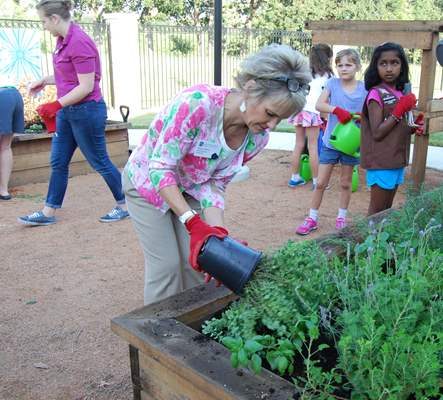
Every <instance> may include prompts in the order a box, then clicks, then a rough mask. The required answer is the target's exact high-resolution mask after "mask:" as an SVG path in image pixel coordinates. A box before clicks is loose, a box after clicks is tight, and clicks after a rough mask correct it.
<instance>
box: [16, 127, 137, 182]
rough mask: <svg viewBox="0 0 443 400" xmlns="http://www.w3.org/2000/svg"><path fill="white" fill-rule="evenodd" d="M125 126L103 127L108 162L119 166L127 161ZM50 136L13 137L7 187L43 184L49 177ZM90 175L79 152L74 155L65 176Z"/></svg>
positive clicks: (89, 169)
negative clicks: (11, 166) (110, 161)
mask: <svg viewBox="0 0 443 400" xmlns="http://www.w3.org/2000/svg"><path fill="white" fill-rule="evenodd" d="M127 126H128V124H123V123H116V124H113V125H107V127H106V146H107V150H108V154H109V156H110V158H111V160H112V162H113V163H114V164H115V165H116V166H117V167H119V168H120V167H123V166H124V165H125V164H126V161H127V159H128V147H129V145H128V132H127ZM52 137H53V136H52V135H50V134H47V133H42V134H16V135H14V141H13V143H12V152H13V170H12V173H11V179H10V186H11V187H13V186H19V185H24V184H27V183H37V182H45V181H47V180H48V179H49V175H50V169H51V168H50V152H51V141H52ZM90 172H93V169H92V168H91V167H90V166H89V164H88V162H87V161H86V160H85V158H84V157H83V155H82V154H81V152H80V151H79V150H78V149H77V150H76V151H75V152H74V155H73V158H72V161H71V163H70V166H69V176H70V177H72V176H77V175H82V174H87V173H90Z"/></svg>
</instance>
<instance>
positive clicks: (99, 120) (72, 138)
mask: <svg viewBox="0 0 443 400" xmlns="http://www.w3.org/2000/svg"><path fill="white" fill-rule="evenodd" d="M36 8H37V12H38V15H39V17H40V20H41V21H42V23H43V27H44V28H45V29H46V30H48V31H49V32H50V33H51V34H52V35H53V36H55V37H56V38H57V44H56V47H55V50H54V53H53V66H54V75H51V76H46V77H44V78H42V79H40V80H38V81H35V82H33V83H31V85H30V88H29V90H30V93H31V94H32V95H35V94H37V93H38V92H39V91H41V90H42V89H43V88H44V87H45V86H46V85H55V86H56V88H57V100H56V101H54V102H51V103H46V104H43V105H41V106H39V107H38V108H37V111H38V113H39V114H40V115H41V116H42V118H43V120H44V121H45V124H46V127H47V129H48V132H56V133H55V135H54V137H53V138H52V146H51V178H50V180H49V188H48V194H47V197H46V202H45V206H44V208H43V209H42V210H41V211H36V212H34V213H32V214H30V215H26V216H24V217H19V219H18V220H19V222H20V223H22V224H25V225H51V224H54V223H55V222H56V218H55V212H56V210H57V209H58V208H60V207H61V206H62V203H63V198H64V196H65V193H66V188H67V185H68V175H69V164H70V162H71V158H72V155H73V153H74V151H75V149H76V148H77V147H79V148H80V150H81V152H82V153H83V155H84V156H85V158H86V159H87V160H88V162H89V164H90V165H91V167H93V168H94V169H95V170H96V171H97V172H98V173H100V175H101V176H102V177H103V179H104V180H105V182H106V184H107V185H108V187H109V189H110V190H111V192H112V195H113V196H114V199H115V201H116V206H115V207H114V208H113V209H112V210H111V211H110V212H109V213H108V214H106V215H104V216H102V217H101V218H100V221H101V222H112V221H119V220H121V219H124V218H126V217H128V216H129V214H128V212H127V211H126V210H125V209H124V208H125V196H124V193H123V190H122V185H121V175H120V172H119V171H118V169H117V168H116V167H115V165H114V164H113V163H112V162H111V160H110V159H109V156H108V153H107V150H106V139H105V124H106V118H107V114H106V104H105V102H104V101H103V97H102V93H101V90H100V78H101V67H100V58H99V54H98V51H97V47H96V45H95V43H94V41H93V40H92V39H91V38H90V37H89V36H88V35H87V34H86V33H85V32H83V31H82V30H81V28H80V27H79V26H78V25H76V24H74V23H73V22H72V21H71V14H70V9H71V2H70V1H69V0H42V1H40V3H38V4H37V7H36Z"/></svg>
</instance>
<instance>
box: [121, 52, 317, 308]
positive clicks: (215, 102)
mask: <svg viewBox="0 0 443 400" xmlns="http://www.w3.org/2000/svg"><path fill="white" fill-rule="evenodd" d="M310 79H311V74H310V72H309V68H308V64H307V60H306V59H305V57H303V56H302V55H301V54H300V53H299V52H297V51H295V50H293V49H291V48H290V47H289V46H285V45H270V46H267V47H265V48H263V49H261V50H260V51H259V52H258V53H257V54H253V55H251V56H250V57H249V58H248V59H246V60H245V62H244V63H243V64H242V67H241V71H240V72H239V74H238V75H237V77H236V81H237V85H238V88H235V89H234V88H229V87H222V86H213V85H207V84H202V85H196V86H192V87H190V88H187V89H185V90H183V91H182V92H181V93H178V94H177V95H176V96H175V98H173V99H172V100H171V101H170V102H169V104H167V105H166V106H165V107H164V108H163V109H162V110H161V111H160V112H159V113H158V114H157V116H156V117H155V119H154V121H153V122H152V123H151V125H150V127H149V128H148V130H147V132H146V134H145V136H144V137H143V139H142V141H141V143H140V145H139V146H138V147H137V149H135V150H134V151H133V153H132V155H131V157H130V159H129V161H128V163H127V164H126V167H125V170H124V171H123V174H122V176H123V178H122V180H123V188H124V190H125V194H126V200H127V203H128V211H129V213H130V215H131V220H132V222H133V224H134V227H135V230H136V232H137V234H138V237H139V240H140V242H141V244H142V248H143V253H144V256H145V285H144V302H145V304H149V303H152V302H155V301H159V300H161V299H163V298H165V297H168V296H171V295H173V294H176V293H179V292H181V291H182V290H185V289H189V288H191V287H193V286H195V285H198V284H199V283H201V282H203V277H202V274H200V273H199V272H201V270H200V267H199V265H198V263H197V255H198V253H199V251H200V249H201V247H202V245H203V244H204V242H205V240H206V239H207V238H208V237H210V236H217V237H224V236H226V235H227V234H228V231H227V230H226V229H225V228H224V206H225V202H224V192H225V188H226V186H227V185H228V184H229V182H230V181H231V180H232V178H233V177H234V175H235V174H236V172H237V171H238V170H239V169H240V168H241V166H242V165H243V164H244V163H246V162H248V161H249V160H250V159H251V158H253V157H255V156H256V155H257V154H258V153H259V152H260V151H262V150H263V149H264V147H265V146H266V143H267V142H268V139H269V133H268V131H270V130H272V129H274V128H275V126H276V125H277V124H278V123H279V122H280V120H281V119H282V118H287V117H288V116H290V115H292V114H293V113H295V112H299V111H301V109H302V108H303V106H304V104H305V101H306V100H305V96H306V89H307V83H308V82H309V81H310ZM257 201H259V200H258V199H257ZM246 207H247V205H246ZM188 260H189V261H188ZM191 267H192V268H191ZM194 269H195V270H194ZM196 271H197V272H196Z"/></svg>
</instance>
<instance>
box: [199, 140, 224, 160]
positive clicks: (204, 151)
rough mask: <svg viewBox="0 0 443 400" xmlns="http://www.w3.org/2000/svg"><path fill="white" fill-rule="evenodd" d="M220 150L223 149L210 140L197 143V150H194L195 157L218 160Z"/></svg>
mask: <svg viewBox="0 0 443 400" xmlns="http://www.w3.org/2000/svg"><path fill="white" fill-rule="evenodd" d="M220 150H221V147H220V145H219V144H218V143H214V142H210V141H208V140H200V141H199V142H198V143H197V148H196V149H195V150H194V155H195V156H198V157H203V158H212V159H213V160H216V159H217V158H218V154H219V153H220Z"/></svg>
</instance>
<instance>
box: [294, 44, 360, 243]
mask: <svg viewBox="0 0 443 400" xmlns="http://www.w3.org/2000/svg"><path fill="white" fill-rule="evenodd" d="M335 66H336V69H337V73H338V76H339V78H331V79H329V80H328V82H327V83H326V88H325V89H324V90H323V92H322V94H321V95H320V97H319V99H318V101H317V104H316V108H317V110H318V111H320V112H325V113H329V116H328V125H327V127H326V131H325V134H324V136H323V146H322V148H321V151H320V166H319V171H318V182H317V186H316V188H315V190H314V194H313V197H312V201H311V208H310V210H309V216H308V217H307V218H306V219H305V220H304V222H303V224H301V225H300V226H299V227H298V228H297V230H296V233H297V234H299V235H307V234H309V233H310V232H312V231H313V230H315V229H317V227H318V222H317V221H318V209H319V208H320V205H321V202H322V199H323V193H324V190H325V188H326V187H327V186H328V183H329V179H330V177H331V174H332V170H333V169H334V165H336V164H338V163H340V164H341V176H340V186H341V191H340V205H339V209H338V215H337V219H336V223H335V227H336V229H343V228H344V227H345V226H346V214H347V210H348V206H349V202H350V200H351V186H352V172H353V169H354V166H355V165H358V164H359V162H360V160H359V158H356V157H352V156H349V155H347V154H345V153H342V152H341V151H338V150H336V149H334V146H333V145H332V144H331V143H330V142H329V138H330V137H331V133H332V131H333V130H334V128H335V126H336V125H337V123H338V122H340V123H342V124H345V123H347V122H349V121H350V120H351V119H352V115H351V113H356V112H358V113H359V112H361V110H362V106H363V103H364V100H365V97H366V94H367V92H366V89H365V87H364V84H363V82H361V81H358V80H357V79H356V78H355V75H356V73H357V72H358V71H359V70H360V68H361V62H360V56H359V54H358V52H357V51H356V50H354V49H345V50H341V51H339V52H338V53H337V56H336V58H335Z"/></svg>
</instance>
